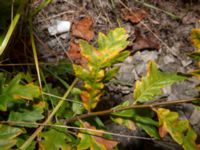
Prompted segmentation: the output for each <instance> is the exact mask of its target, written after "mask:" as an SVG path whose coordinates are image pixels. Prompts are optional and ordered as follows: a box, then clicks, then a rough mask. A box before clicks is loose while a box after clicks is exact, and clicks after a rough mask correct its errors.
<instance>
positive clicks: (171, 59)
mask: <svg viewBox="0 0 200 150" xmlns="http://www.w3.org/2000/svg"><path fill="white" fill-rule="evenodd" d="M163 61H164V64H169V63H174V62H175V59H174V56H172V55H167V56H164V58H163Z"/></svg>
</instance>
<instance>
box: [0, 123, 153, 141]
mask: <svg viewBox="0 0 200 150" xmlns="http://www.w3.org/2000/svg"><path fill="white" fill-rule="evenodd" d="M0 123H2V124H9V125H16V124H29V125H37V126H40V127H43V128H44V126H49V127H59V128H67V129H74V130H79V131H81V130H84V131H91V132H95V133H102V134H108V135H112V136H118V137H125V138H133V139H140V140H155V139H154V138H148V137H140V136H133V135H124V134H118V133H113V132H107V131H103V130H97V129H90V128H81V127H74V126H66V125H58V124H47V123H46V124H44V123H31V122H14V121H0ZM84 131H83V132H82V133H83V134H88V133H85V132H84ZM90 135H92V136H96V135H95V134H90ZM103 138H105V137H103Z"/></svg>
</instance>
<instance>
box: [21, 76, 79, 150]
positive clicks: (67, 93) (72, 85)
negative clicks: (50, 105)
mask: <svg viewBox="0 0 200 150" xmlns="http://www.w3.org/2000/svg"><path fill="white" fill-rule="evenodd" d="M77 81H78V78H76V79H75V80H74V81H73V83H72V84H71V85H70V87H69V88H68V90H67V91H66V92H65V94H64V95H63V97H62V100H61V101H60V102H59V103H58V104H57V105H56V107H55V108H54V109H53V111H52V112H51V114H50V115H49V116H48V118H47V119H46V120H45V121H44V122H43V123H42V124H47V123H48V122H49V121H50V120H51V119H52V117H53V116H54V115H55V113H56V112H57V111H58V110H59V108H60V107H61V106H62V104H63V102H64V101H65V99H66V98H67V97H68V95H69V93H70V92H71V90H72V89H73V87H74V85H75V84H76V82H77ZM43 128H44V126H42V125H41V126H40V127H39V128H37V129H36V130H35V132H34V133H33V134H32V135H31V136H30V137H29V138H28V139H27V140H26V141H25V142H24V144H23V145H22V146H21V147H20V148H19V149H23V150H25V149H26V148H27V147H28V146H29V145H30V144H31V142H32V141H33V140H34V138H35V137H36V136H37V135H38V134H39V133H40V132H41V131H42V129H43Z"/></svg>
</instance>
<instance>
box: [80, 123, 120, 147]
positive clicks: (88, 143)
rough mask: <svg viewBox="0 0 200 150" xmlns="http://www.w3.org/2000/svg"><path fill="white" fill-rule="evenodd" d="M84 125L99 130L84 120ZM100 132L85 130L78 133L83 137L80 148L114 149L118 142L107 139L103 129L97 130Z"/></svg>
mask: <svg viewBox="0 0 200 150" xmlns="http://www.w3.org/2000/svg"><path fill="white" fill-rule="evenodd" d="M82 126H83V127H84V128H88V129H93V130H97V129H96V128H95V127H94V126H91V125H90V124H89V123H88V122H83V123H82ZM97 131H99V132H95V131H87V130H86V131H85V130H84V131H83V132H80V133H78V137H79V138H81V141H80V143H79V145H78V149H80V150H81V149H88V148H90V149H91V150H96V149H97V150H98V149H99V150H112V149H113V148H114V147H115V146H116V145H117V143H118V142H116V141H113V140H109V139H105V138H104V137H103V132H104V131H103V130H97Z"/></svg>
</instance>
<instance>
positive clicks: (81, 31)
mask: <svg viewBox="0 0 200 150" xmlns="http://www.w3.org/2000/svg"><path fill="white" fill-rule="evenodd" d="M92 25H93V21H92V17H90V16H86V17H84V18H83V19H81V20H80V21H78V22H75V23H74V24H73V26H72V35H73V36H76V37H79V38H82V39H85V40H87V41H90V40H92V39H93V38H94V31H93V29H92Z"/></svg>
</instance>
